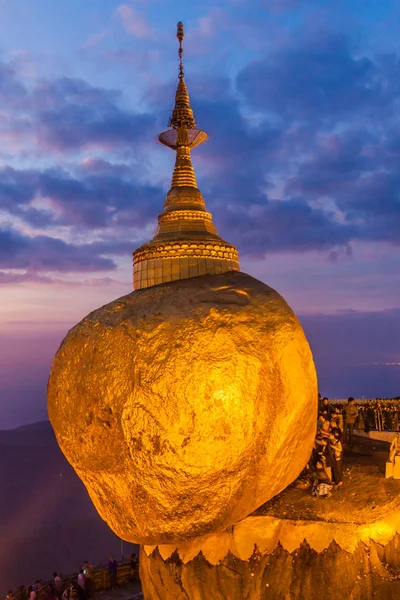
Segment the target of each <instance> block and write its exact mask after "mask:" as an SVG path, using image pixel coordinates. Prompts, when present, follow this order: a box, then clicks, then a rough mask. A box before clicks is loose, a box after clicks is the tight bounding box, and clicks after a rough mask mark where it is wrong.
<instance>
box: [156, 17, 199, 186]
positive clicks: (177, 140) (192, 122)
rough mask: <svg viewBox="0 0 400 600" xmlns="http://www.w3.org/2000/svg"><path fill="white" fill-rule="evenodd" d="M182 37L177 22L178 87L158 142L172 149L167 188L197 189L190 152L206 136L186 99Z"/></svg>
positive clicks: (181, 24) (179, 25)
mask: <svg viewBox="0 0 400 600" xmlns="http://www.w3.org/2000/svg"><path fill="white" fill-rule="evenodd" d="M184 36H185V34H184V30H183V23H182V22H181V21H179V23H178V25H177V34H176V37H177V38H178V41H179V49H178V56H179V73H178V86H177V88H176V93H175V106H174V108H173V110H172V114H171V118H170V120H169V126H170V127H171V129H169V130H168V131H164V132H163V133H161V135H160V136H159V138H158V139H159V140H160V142H161V143H162V144H164V145H165V146H168V147H169V148H172V149H173V150H176V161H175V167H174V172H173V175H172V185H171V187H182V186H184V187H186V186H189V187H194V188H197V182H196V175H195V173H194V169H193V165H192V161H191V157H190V150H191V149H192V148H194V147H195V146H198V145H199V144H201V143H202V142H205V141H206V139H207V137H208V136H207V134H206V132H205V131H202V130H201V129H197V128H196V119H195V117H194V113H193V110H192V108H191V106H190V97H189V92H188V90H187V87H186V82H185V74H184V68H183V47H182V41H183V38H184Z"/></svg>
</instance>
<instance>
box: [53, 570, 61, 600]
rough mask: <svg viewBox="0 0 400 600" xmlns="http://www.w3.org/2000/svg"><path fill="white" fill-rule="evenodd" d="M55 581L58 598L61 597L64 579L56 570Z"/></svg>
mask: <svg viewBox="0 0 400 600" xmlns="http://www.w3.org/2000/svg"><path fill="white" fill-rule="evenodd" d="M53 583H54V591H55V593H56V596H57V598H61V593H62V587H63V580H62V579H61V577H60V575H59V574H58V573H57V572H56V571H54V573H53Z"/></svg>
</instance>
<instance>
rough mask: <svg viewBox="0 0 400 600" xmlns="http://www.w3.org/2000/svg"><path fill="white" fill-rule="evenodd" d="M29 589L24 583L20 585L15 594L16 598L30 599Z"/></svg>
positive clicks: (19, 599) (21, 599)
mask: <svg viewBox="0 0 400 600" xmlns="http://www.w3.org/2000/svg"><path fill="white" fill-rule="evenodd" d="M28 598H29V594H28V589H27V588H26V587H25V586H24V585H20V586H19V588H18V589H17V593H16V595H15V600H28Z"/></svg>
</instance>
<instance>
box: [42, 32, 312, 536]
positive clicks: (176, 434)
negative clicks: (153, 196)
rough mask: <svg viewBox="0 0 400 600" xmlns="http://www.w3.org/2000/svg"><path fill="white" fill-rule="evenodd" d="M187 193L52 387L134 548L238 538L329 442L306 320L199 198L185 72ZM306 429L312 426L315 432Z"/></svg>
mask: <svg viewBox="0 0 400 600" xmlns="http://www.w3.org/2000/svg"><path fill="white" fill-rule="evenodd" d="M178 39H179V57H180V68H179V82H178V89H177V93H176V103H175V108H174V110H173V112H172V117H171V121H170V124H171V129H170V130H169V131H167V132H165V133H163V134H161V136H160V140H161V142H162V143H164V144H166V145H167V146H169V147H170V148H173V149H175V150H176V154H177V156H176V164H175V168H174V174H173V178H172V187H171V189H170V191H169V192H168V194H167V199H166V202H165V206H164V212H163V213H162V214H161V215H160V217H159V227H158V230H157V232H156V235H155V236H154V238H153V239H152V240H151V241H150V242H148V243H147V244H144V245H143V246H141V248H139V249H138V250H136V251H135V252H134V291H133V292H131V293H130V294H128V295H127V296H124V297H122V298H119V299H117V300H115V301H113V302H111V303H110V304H107V305H106V306H103V307H101V308H98V309H97V310H95V311H93V312H92V313H91V314H89V315H88V316H87V317H85V318H84V319H83V320H82V321H81V322H80V323H78V324H77V325H76V326H75V327H73V328H72V329H71V330H70V331H69V332H68V334H67V335H66V337H65V339H64V341H63V342H62V344H61V346H60V348H59V350H58V351H57V354H56V356H55V358H54V361H53V365H52V370H51V374H50V378H49V385H48V412H49V418H50V421H51V423H52V426H53V428H54V431H55V433H56V436H57V440H58V443H59V445H60V447H61V449H62V451H63V452H64V454H65V456H66V457H67V459H68V461H69V462H70V463H71V465H72V466H73V467H74V469H75V470H76V472H77V473H78V475H79V477H80V478H81V479H82V481H83V483H84V484H85V486H86V488H87V490H88V492H89V494H90V497H91V499H92V501H93V503H94V505H95V507H96V509H97V510H98V512H99V514H100V515H101V517H102V518H103V519H104V520H105V521H106V522H107V523H108V524H109V526H110V527H111V529H112V530H113V531H114V532H115V533H117V534H118V535H119V536H120V537H121V538H123V539H125V540H127V541H131V542H136V543H141V544H168V543H173V542H177V541H182V540H187V539H190V538H194V537H197V536H201V535H205V534H210V533H214V532H218V531H223V530H225V529H226V528H227V527H229V526H232V525H233V524H234V523H236V522H238V521H239V520H241V519H243V518H245V517H246V516H247V515H249V514H250V513H251V512H252V511H253V510H255V509H256V508H257V507H259V506H260V505H261V504H263V503H264V502H266V501H267V500H269V499H270V498H271V497H273V496H275V495H276V494H278V493H279V492H280V491H281V490H282V489H284V488H285V487H286V486H287V485H288V484H290V483H291V482H292V481H293V480H294V479H295V478H296V477H297V476H298V474H299V473H300V471H301V470H302V469H303V468H304V466H305V464H306V463H307V461H308V459H309V455H310V452H311V449H312V446H313V442H314V435H315V427H316V425H315V424H316V418H315V417H316V407H317V380H316V373H315V368H314V363H313V360H312V355H311V351H310V348H309V345H308V343H307V340H306V337H305V335H304V332H303V330H302V328H301V325H300V323H299V322H298V320H297V318H296V316H295V315H294V313H293V311H292V310H291V309H290V307H289V306H288V305H287V304H286V302H285V300H284V299H283V298H282V297H281V296H280V295H279V294H278V293H277V292H276V291H275V290H273V289H271V288H270V287H268V286H267V285H265V284H264V283H262V282H260V281H258V280H256V279H254V278H253V277H251V276H250V275H246V274H245V273H241V272H239V270H238V269H239V263H238V254H237V251H236V249H235V248H234V247H233V246H232V245H229V244H227V243H226V242H224V241H223V240H222V239H220V238H219V237H218V235H217V233H216V231H215V228H214V226H213V224H212V219H211V215H210V214H209V213H207V212H206V210H205V206H204V201H203V197H202V195H201V193H200V191H199V190H198V189H197V185H196V179H195V175H194V171H193V167H192V165H191V162H190V149H191V148H192V147H194V146H195V145H197V144H199V143H200V142H202V141H204V140H205V138H206V134H205V133H204V132H202V131H200V130H198V129H196V124H195V120H194V116H193V112H192V110H191V108H190V104H189V95H188V92H187V89H186V85H185V81H184V76H183V66H182V39H183V26H182V24H181V23H179V24H178ZM299 424H301V425H299Z"/></svg>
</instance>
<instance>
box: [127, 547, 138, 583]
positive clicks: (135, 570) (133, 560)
mask: <svg viewBox="0 0 400 600" xmlns="http://www.w3.org/2000/svg"><path fill="white" fill-rule="evenodd" d="M138 566H139V563H138V559H137V556H136V553H135V552H133V553H132V554H131V560H130V567H131V572H130V578H129V581H130V582H131V583H132V582H133V581H135V580H136V579H137V578H138Z"/></svg>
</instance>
